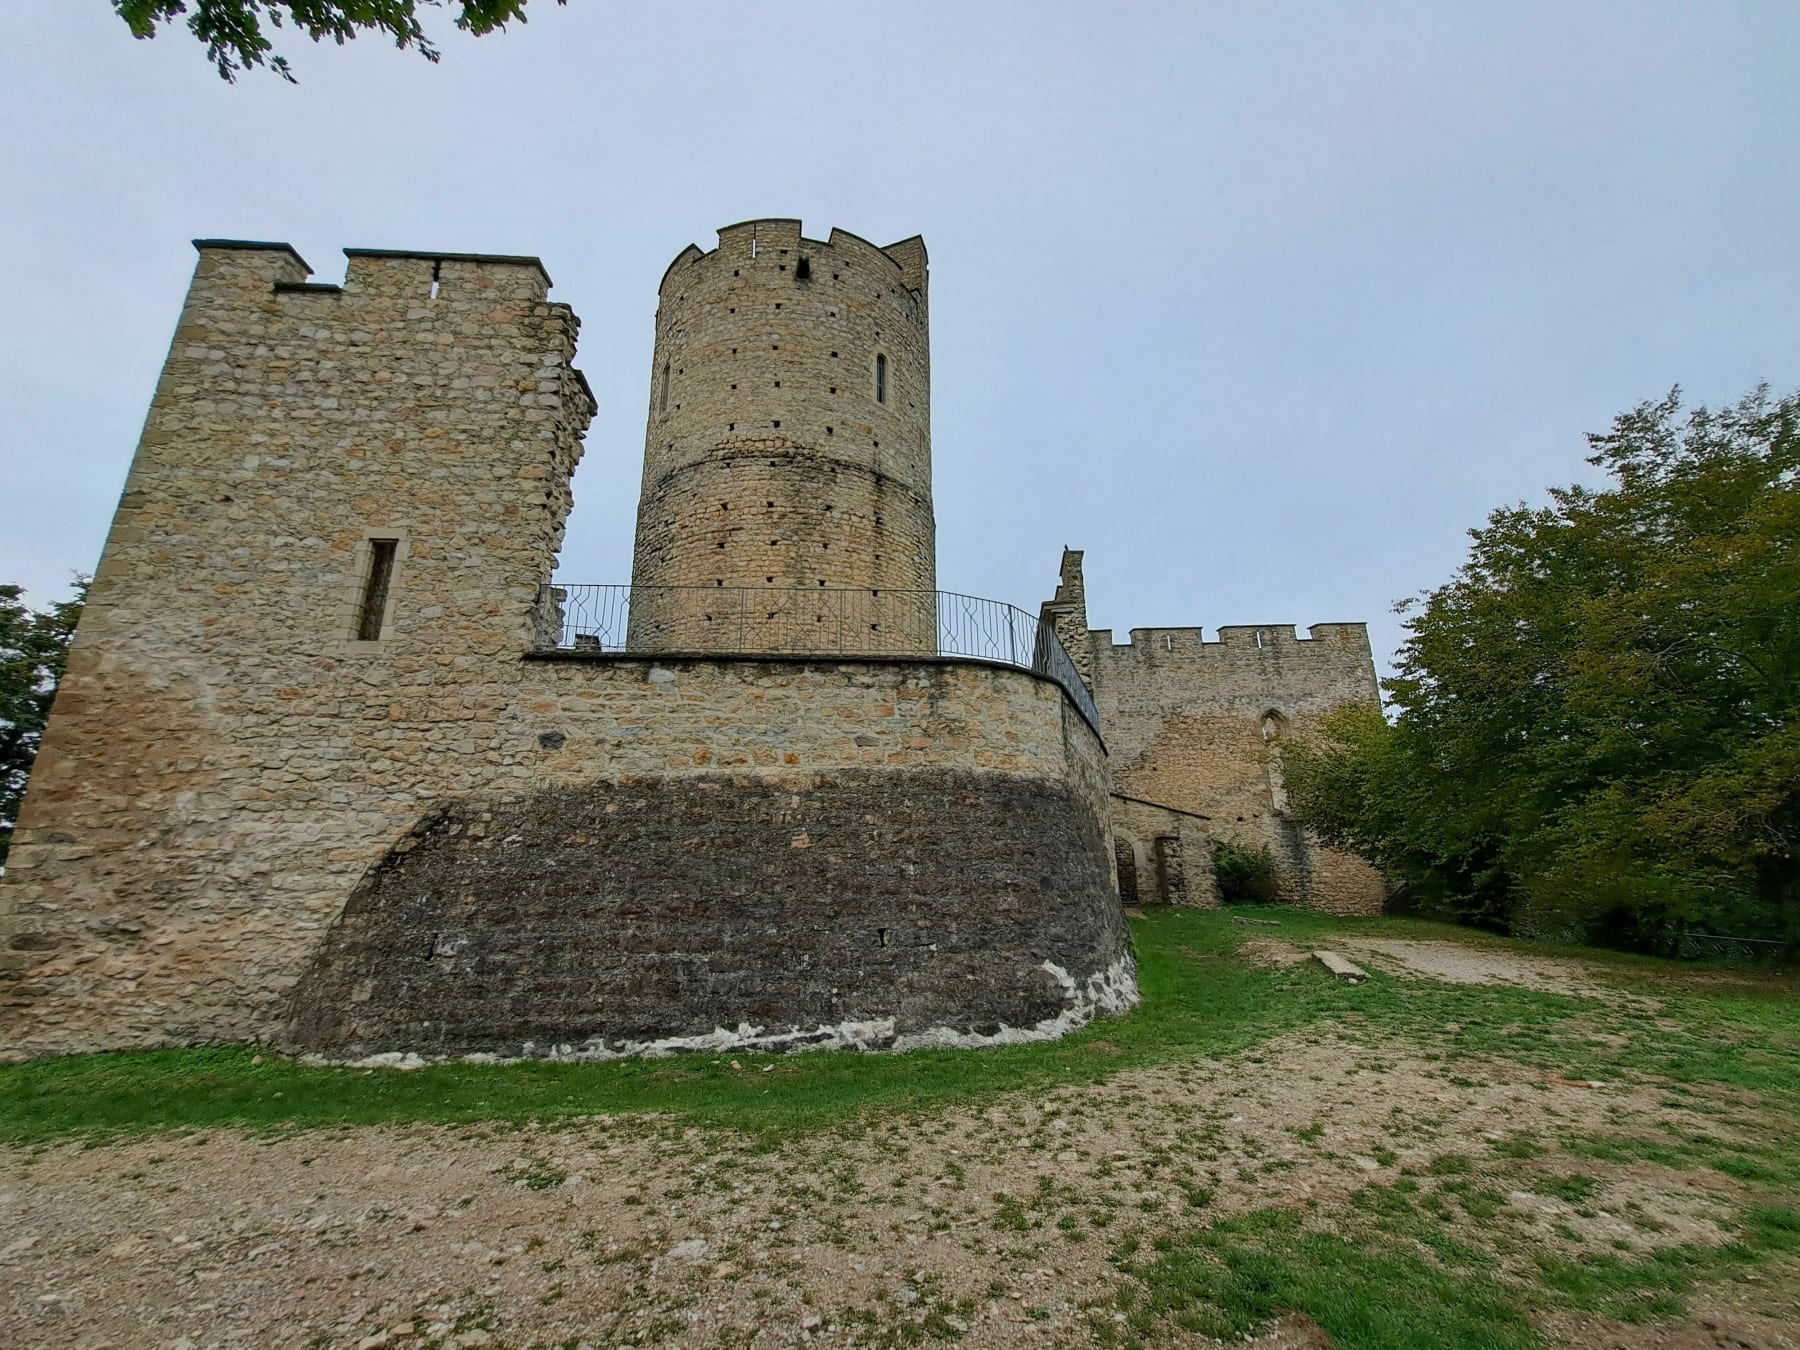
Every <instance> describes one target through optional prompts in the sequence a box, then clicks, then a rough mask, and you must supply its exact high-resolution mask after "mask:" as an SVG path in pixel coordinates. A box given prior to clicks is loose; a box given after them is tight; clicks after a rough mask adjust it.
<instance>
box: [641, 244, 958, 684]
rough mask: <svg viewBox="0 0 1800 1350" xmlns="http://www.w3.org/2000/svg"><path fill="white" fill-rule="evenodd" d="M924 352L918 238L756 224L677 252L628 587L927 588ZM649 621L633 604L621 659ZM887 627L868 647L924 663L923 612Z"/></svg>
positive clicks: (649, 639) (654, 621)
mask: <svg viewBox="0 0 1800 1350" xmlns="http://www.w3.org/2000/svg"><path fill="white" fill-rule="evenodd" d="M928 334H929V326H928V311H927V275H926V256H925V246H924V243H923V241H921V240H919V239H916V238H915V239H910V240H906V241H904V242H902V243H899V244H893V245H889V246H888V247H887V248H885V249H883V248H877V247H876V246H875V245H873V244H870V243H868V242H867V241H865V240H863V239H859V238H858V237H857V236H855V235H853V234H849V233H847V232H845V231H842V230H833V231H832V232H831V237H830V239H829V240H817V239H807V238H804V237H803V236H802V235H801V233H800V222H799V221H797V220H755V221H746V222H744V223H743V224H741V225H733V226H730V227H727V228H726V229H723V230H720V231H719V243H718V247H717V248H716V249H714V250H713V251H712V252H710V253H702V252H701V251H700V250H699V249H698V248H695V247H692V246H690V247H689V248H687V249H686V250H684V251H683V252H682V253H681V254H680V255H679V256H678V257H677V258H676V259H675V261H674V262H673V263H672V264H670V266H669V270H668V272H667V273H666V274H665V276H664V277H663V282H662V288H661V291H660V301H659V304H658V307H657V316H656V344H655V352H654V355H653V357H652V361H651V390H650V407H649V415H648V426H647V430H646V434H645V442H644V485H643V495H642V497H641V498H640V501H639V510H638V528H637V546H636V553H635V555H634V558H633V564H632V583H633V585H634V586H635V587H640V588H643V587H654V586H684V587H686V586H708V587H757V588H764V587H768V588H777V589H787V590H793V589H796V588H801V587H804V588H807V589H808V590H827V591H829V590H835V589H839V588H853V589H860V590H880V591H908V590H911V591H918V590H922V591H932V590H934V589H935V588H936V585H937V580H936V533H935V532H936V526H935V524H934V521H933V516H932V506H931V432H930V428H931V359H930V342H929V335H928ZM878 363H879V367H880V368H879V370H878ZM667 602H668V603H670V604H674V603H677V601H676V600H675V599H673V598H669V599H668V601H667ZM663 603H664V598H661V597H659V596H658V595H657V594H655V593H654V592H647V591H640V592H639V593H638V594H637V595H636V596H635V597H634V613H633V619H632V626H633V632H634V639H633V645H634V646H650V645H657V644H655V643H654V637H655V633H656V631H657V628H658V625H659V614H660V611H659V608H658V606H659V605H661V604H663ZM786 603H789V604H798V603H800V600H799V598H790V599H789V600H788V601H787V602H786ZM834 603H835V598H834V600H832V601H827V600H826V599H824V598H823V597H821V600H820V604H821V606H822V607H823V608H822V609H821V613H820V615H819V616H817V619H818V621H819V622H821V623H822V622H825V621H827V619H831V618H834V617H835V610H833V609H832V605H833V604H834ZM804 621H806V616H799V617H798V618H796V619H795V622H796V623H801V622H804ZM894 623H904V624H905V625H906V626H907V629H908V633H909V637H910V640H909V641H908V642H904V643H900V644H898V645H897V646H896V644H895V642H894V634H893V633H892V632H891V631H889V632H886V633H884V636H883V638H882V640H881V645H880V648H879V649H881V650H891V649H903V650H911V649H913V648H916V649H917V650H919V651H922V652H928V651H932V650H935V647H934V645H933V644H934V641H935V631H936V630H935V624H934V623H933V621H932V616H931V614H930V612H929V610H920V609H918V607H917V606H913V607H911V608H909V609H903V610H900V611H897V612H896V613H895V614H894V615H893V616H892V617H891V619H890V626H891V625H892V624H894ZM680 631H681V632H682V633H683V634H684V645H694V643H695V640H696V633H699V634H700V636H701V637H703V636H704V631H703V630H697V629H696V628H695V626H694V625H693V624H691V623H688V624H683V625H681V626H680ZM763 631H765V632H773V631H774V630H773V629H768V630H763ZM741 636H742V635H741V633H740V631H739V629H738V627H737V626H736V625H730V626H729V641H730V642H732V643H736V642H738V641H739V640H740V639H741ZM753 636H754V635H753ZM725 640H726V639H724V638H721V641H722V642H723V641H725ZM707 649H708V650H710V649H711V648H707Z"/></svg>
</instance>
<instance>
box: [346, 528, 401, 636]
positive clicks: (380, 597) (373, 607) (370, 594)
mask: <svg viewBox="0 0 1800 1350" xmlns="http://www.w3.org/2000/svg"><path fill="white" fill-rule="evenodd" d="M399 542H400V541H399V540H397V539H371V540H370V541H369V575H368V577H367V579H366V580H365V581H364V582H363V596H362V608H361V610H360V611H359V612H358V613H357V616H356V636H357V637H358V638H359V639H360V640H361V641H363V642H373V641H375V640H376V639H377V638H379V637H380V636H381V620H382V616H383V615H384V614H385V613H386V612H387V601H388V586H389V585H390V584H391V583H392V582H393V579H394V550H395V548H396V547H397V546H398V545H399Z"/></svg>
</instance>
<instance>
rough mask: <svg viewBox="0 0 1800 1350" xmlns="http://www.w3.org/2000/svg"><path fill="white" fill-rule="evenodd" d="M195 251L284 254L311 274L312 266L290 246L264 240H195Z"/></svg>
mask: <svg viewBox="0 0 1800 1350" xmlns="http://www.w3.org/2000/svg"><path fill="white" fill-rule="evenodd" d="M193 243H194V247H195V248H196V249H209V248H224V249H239V250H242V251H244V252H246V253H271V252H272V253H286V254H289V255H291V256H292V258H293V259H294V261H295V262H297V263H299V264H300V265H301V266H302V267H304V268H306V271H307V275H309V276H310V275H311V274H312V265H311V264H310V263H308V262H307V261H306V259H305V258H302V257H301V256H300V254H299V253H298V252H297V251H296V250H295V248H294V246H293V245H292V244H283V243H276V242H273V241H270V240H266V239H196V240H194V241H193Z"/></svg>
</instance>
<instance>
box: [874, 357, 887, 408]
mask: <svg viewBox="0 0 1800 1350" xmlns="http://www.w3.org/2000/svg"><path fill="white" fill-rule="evenodd" d="M875 401H876V402H877V403H886V402H887V357H885V356H883V355H881V354H880V353H879V352H877V353H876V354H875Z"/></svg>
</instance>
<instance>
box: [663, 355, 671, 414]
mask: <svg viewBox="0 0 1800 1350" xmlns="http://www.w3.org/2000/svg"><path fill="white" fill-rule="evenodd" d="M662 411H663V412H667V411H669V363H668V362H667V361H665V362H663V378H662Z"/></svg>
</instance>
